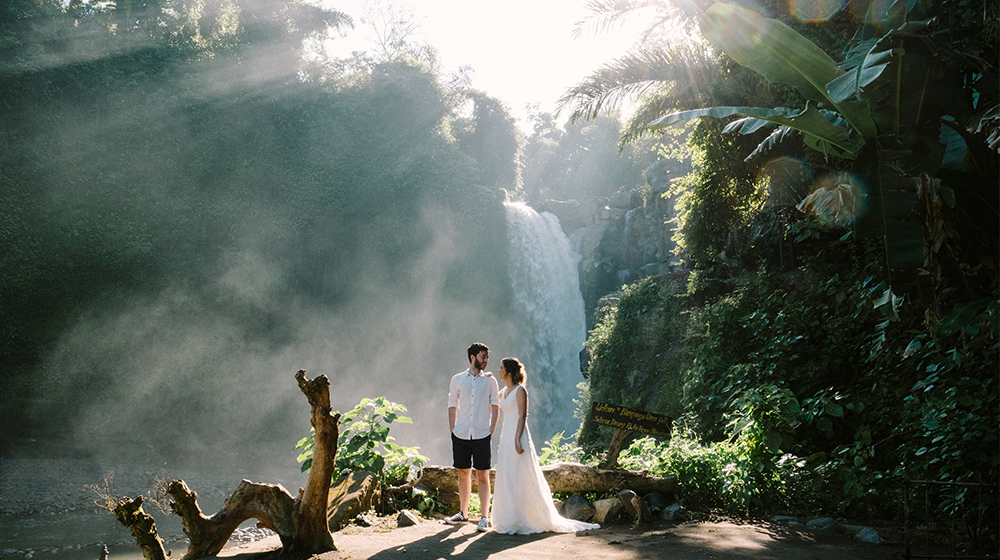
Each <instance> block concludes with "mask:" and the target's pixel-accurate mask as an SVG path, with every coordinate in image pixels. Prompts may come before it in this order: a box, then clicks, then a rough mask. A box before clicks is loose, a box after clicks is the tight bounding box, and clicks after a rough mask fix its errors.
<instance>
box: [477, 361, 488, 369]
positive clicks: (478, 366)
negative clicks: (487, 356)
mask: <svg viewBox="0 0 1000 560" xmlns="http://www.w3.org/2000/svg"><path fill="white" fill-rule="evenodd" d="M488 363H489V362H480V361H479V358H476V369H478V370H479V371H483V370H485V369H486V364H488Z"/></svg>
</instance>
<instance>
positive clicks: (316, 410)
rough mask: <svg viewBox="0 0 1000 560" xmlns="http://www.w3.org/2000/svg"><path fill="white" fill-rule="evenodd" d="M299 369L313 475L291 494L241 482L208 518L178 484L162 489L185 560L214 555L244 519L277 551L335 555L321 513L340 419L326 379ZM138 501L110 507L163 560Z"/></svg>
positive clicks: (147, 551) (155, 559) (153, 558)
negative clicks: (265, 533)
mask: <svg viewBox="0 0 1000 560" xmlns="http://www.w3.org/2000/svg"><path fill="white" fill-rule="evenodd" d="M305 374H306V372H305V370H300V371H299V372H298V373H297V374H296V375H295V379H296V380H297V381H298V384H299V389H300V390H301V391H302V393H303V394H305V396H306V399H307V400H308V401H309V405H310V408H311V411H312V417H311V419H310V421H311V423H312V426H313V428H314V429H315V430H316V446H315V448H314V450H313V463H312V470H311V471H310V473H309V479H308V481H307V482H306V487H305V488H301V489H299V495H298V496H296V497H292V495H291V494H290V493H289V492H288V491H287V490H285V489H284V488H283V487H282V486H281V485H280V484H263V483H253V482H250V481H249V480H244V481H242V482H240V484H239V486H237V487H236V490H234V491H233V493H232V495H230V496H229V498H227V499H226V503H225V504H224V505H223V507H222V509H221V510H219V511H218V512H217V513H216V514H214V515H212V516H211V517H208V516H206V515H204V514H203V513H202V512H201V508H200V507H198V494H197V493H195V492H193V491H191V489H189V488H188V486H187V484H185V483H184V481H183V480H174V481H173V482H171V483H170V485H169V486H168V488H167V493H168V494H169V495H170V497H171V498H172V501H171V503H170V507H171V509H172V510H173V512H174V513H176V514H177V515H179V516H180V517H181V520H182V522H183V524H184V533H185V534H186V535H187V536H188V538H189V539H190V541H191V546H190V547H189V548H188V550H187V552H186V553H185V554H184V557H183V559H184V560H193V559H195V558H202V557H205V556H211V555H215V554H218V553H219V551H221V550H222V548H223V547H224V546H225V544H226V542H227V541H228V540H229V537H231V536H232V534H233V532H234V531H236V529H237V528H238V527H239V526H240V525H241V524H242V523H243V522H244V521H246V520H247V519H256V520H257V521H258V522H259V523H258V527H263V528H266V529H270V530H272V531H274V532H275V533H277V534H278V537H279V538H280V539H281V546H282V552H290V551H296V552H310V553H317V552H318V553H321V552H328V551H331V550H336V549H337V547H336V546H335V545H334V542H333V533H331V532H330V528H329V526H328V525H327V517H326V508H327V500H328V497H329V492H330V480H331V478H332V477H333V471H334V468H335V458H336V455H337V435H338V425H339V423H340V415H339V414H336V415H334V414H331V411H332V409H331V407H330V381H329V380H328V379H327V378H326V376H323V375H321V376H319V377H317V378H316V379H313V380H308V379H306V378H305ZM141 506H142V497H141V496H140V497H138V498H136V499H135V500H131V499H128V498H126V499H125V501H123V502H119V504H118V507H117V508H115V515H116V516H117V517H118V520H119V521H120V522H121V523H122V524H123V525H125V526H127V527H129V528H131V529H132V534H133V535H134V536H135V538H136V543H137V544H138V545H139V546H140V548H142V550H143V556H145V557H146V559H147V560H165V559H166V555H165V554H164V552H163V543H162V541H160V539H159V537H158V536H157V534H156V526H155V524H154V523H153V518H152V517H150V516H149V515H147V514H145V513H143V512H142V509H141Z"/></svg>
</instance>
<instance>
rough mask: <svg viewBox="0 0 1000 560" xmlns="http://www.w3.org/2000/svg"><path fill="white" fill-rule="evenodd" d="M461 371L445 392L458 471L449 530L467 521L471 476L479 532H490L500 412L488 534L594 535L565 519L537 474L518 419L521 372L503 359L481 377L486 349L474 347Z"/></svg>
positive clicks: (522, 417) (523, 412)
mask: <svg viewBox="0 0 1000 560" xmlns="http://www.w3.org/2000/svg"><path fill="white" fill-rule="evenodd" d="M468 355H469V369H467V370H465V371H463V372H462V373H459V374H458V375H455V376H454V377H452V378H451V386H450V388H449V391H448V423H449V426H450V427H451V446H452V454H453V457H454V461H455V462H454V466H455V468H456V469H458V496H459V506H460V510H459V512H458V513H456V514H455V515H453V516H451V517H449V518H447V519H445V523H448V524H450V525H456V524H459V523H464V522H466V521H468V520H469V519H468V517H469V499H470V498H471V495H472V472H473V470H475V475H476V481H477V485H478V487H479V502H480V504H482V511H483V515H482V517H481V518H480V520H479V526H478V528H477V529H478V530H479V531H483V532H485V531H489V530H490V515H489V512H490V495H491V492H490V463H491V460H490V450H491V437H492V434H493V431H494V430H495V429H496V425H497V420H498V419H499V416H500V411H501V410H502V411H503V427H502V428H501V430H500V442H499V444H498V446H497V463H496V485H495V488H494V490H493V492H492V497H493V520H492V525H493V529H494V530H496V531H497V532H499V533H511V534H521V535H528V534H532V533H543V532H549V531H551V532H557V533H572V532H576V531H586V530H588V529H599V528H600V525H596V524H593V523H584V522H582V521H576V520H572V519H566V518H565V517H562V516H561V515H559V513H558V512H557V511H556V508H555V505H554V504H553V503H552V495H551V492H550V491H549V485H548V483H547V482H546V481H545V477H544V476H543V475H542V469H541V467H540V466H539V465H538V456H537V455H536V454H535V445H534V443H533V442H532V441H531V434H530V433H529V432H528V427H527V426H526V425H525V421H526V419H527V416H528V391H527V389H525V387H524V376H525V372H524V366H523V365H522V364H521V362H520V361H519V360H518V359H517V358H504V359H503V360H501V362H500V364H501V365H500V369H499V371H497V376H498V377H499V378H500V380H501V381H503V382H504V385H505V387H504V388H503V390H500V389H499V386H498V385H497V381H496V378H495V377H494V376H493V374H492V373H490V372H488V371H485V370H486V365H487V364H488V363H489V359H490V349H489V348H487V347H486V345H485V344H481V343H479V342H477V343H475V344H473V345H471V346H469V349H468Z"/></svg>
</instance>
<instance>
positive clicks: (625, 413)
mask: <svg viewBox="0 0 1000 560" xmlns="http://www.w3.org/2000/svg"><path fill="white" fill-rule="evenodd" d="M590 415H591V416H592V417H593V418H594V422H597V423H598V424H602V425H604V426H611V427H612V428H619V429H622V430H630V431H633V432H642V433H645V434H652V435H654V436H665V437H670V427H671V424H672V423H673V418H671V417H669V416H663V415H661V414H653V413H652V412H646V411H643V410H635V409H633V408H625V407H624V406H618V405H614V404H607V403H599V402H595V403H594V404H593V406H592V407H591V409H590Z"/></svg>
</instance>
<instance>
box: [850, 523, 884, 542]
mask: <svg viewBox="0 0 1000 560" xmlns="http://www.w3.org/2000/svg"><path fill="white" fill-rule="evenodd" d="M854 538H856V539H858V540H859V541H861V542H866V543H872V544H882V543H884V542H885V541H884V540H882V537H880V536H879V534H878V533H877V532H876V531H875V529H872V528H871V527H864V528H862V529H861V530H860V531H858V533H857V534H856V535H854Z"/></svg>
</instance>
